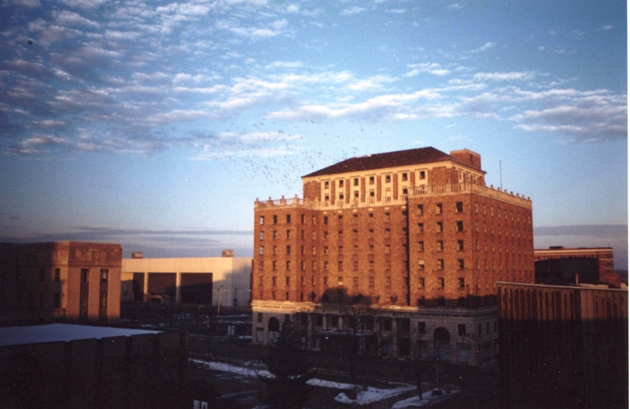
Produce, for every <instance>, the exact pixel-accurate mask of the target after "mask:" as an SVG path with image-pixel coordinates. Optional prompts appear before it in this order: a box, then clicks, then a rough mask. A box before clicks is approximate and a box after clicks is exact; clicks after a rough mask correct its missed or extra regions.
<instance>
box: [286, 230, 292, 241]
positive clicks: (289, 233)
mask: <svg viewBox="0 0 630 409" xmlns="http://www.w3.org/2000/svg"><path fill="white" fill-rule="evenodd" d="M290 238H291V230H287V239H290Z"/></svg>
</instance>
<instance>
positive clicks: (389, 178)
mask: <svg viewBox="0 0 630 409" xmlns="http://www.w3.org/2000/svg"><path fill="white" fill-rule="evenodd" d="M391 181H392V176H391V175H385V183H390V182H391Z"/></svg>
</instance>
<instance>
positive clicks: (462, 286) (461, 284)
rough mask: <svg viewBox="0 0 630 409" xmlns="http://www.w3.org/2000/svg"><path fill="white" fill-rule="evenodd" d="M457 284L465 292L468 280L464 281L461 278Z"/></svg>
mask: <svg viewBox="0 0 630 409" xmlns="http://www.w3.org/2000/svg"><path fill="white" fill-rule="evenodd" d="M457 283H458V286H459V289H460V290H463V289H464V288H466V280H465V279H464V277H459V278H458V279H457Z"/></svg>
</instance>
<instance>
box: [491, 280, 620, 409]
mask: <svg viewBox="0 0 630 409" xmlns="http://www.w3.org/2000/svg"><path fill="white" fill-rule="evenodd" d="M497 291H498V297H499V298H498V306H499V316H500V329H501V331H500V334H501V336H500V345H501V359H500V360H499V364H500V373H501V388H500V389H501V407H502V408H550V409H551V408H566V409H576V408H627V407H628V291H627V290H621V289H609V288H598V287H593V286H586V287H582V286H570V287H569V286H555V285H541V284H520V283H504V282H500V283H497Z"/></svg>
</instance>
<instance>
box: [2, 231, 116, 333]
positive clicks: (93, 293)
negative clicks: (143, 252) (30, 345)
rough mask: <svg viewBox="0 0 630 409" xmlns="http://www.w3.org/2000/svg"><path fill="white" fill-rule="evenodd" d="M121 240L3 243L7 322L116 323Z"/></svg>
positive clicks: (3, 303) (3, 279)
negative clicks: (119, 242) (61, 320)
mask: <svg viewBox="0 0 630 409" xmlns="http://www.w3.org/2000/svg"><path fill="white" fill-rule="evenodd" d="M121 264H122V248H121V246H120V244H109V243H88V242H76V241H59V242H49V243H27V244H17V243H2V244H0V277H1V278H2V286H1V287H0V295H1V297H0V303H1V305H2V310H3V311H5V312H10V314H9V315H10V316H9V317H6V318H5V319H4V320H5V321H16V322H17V321H24V322H32V321H37V320H48V319H62V318H67V319H70V320H81V321H104V322H107V321H115V320H118V319H119V317H120V267H121Z"/></svg>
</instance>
